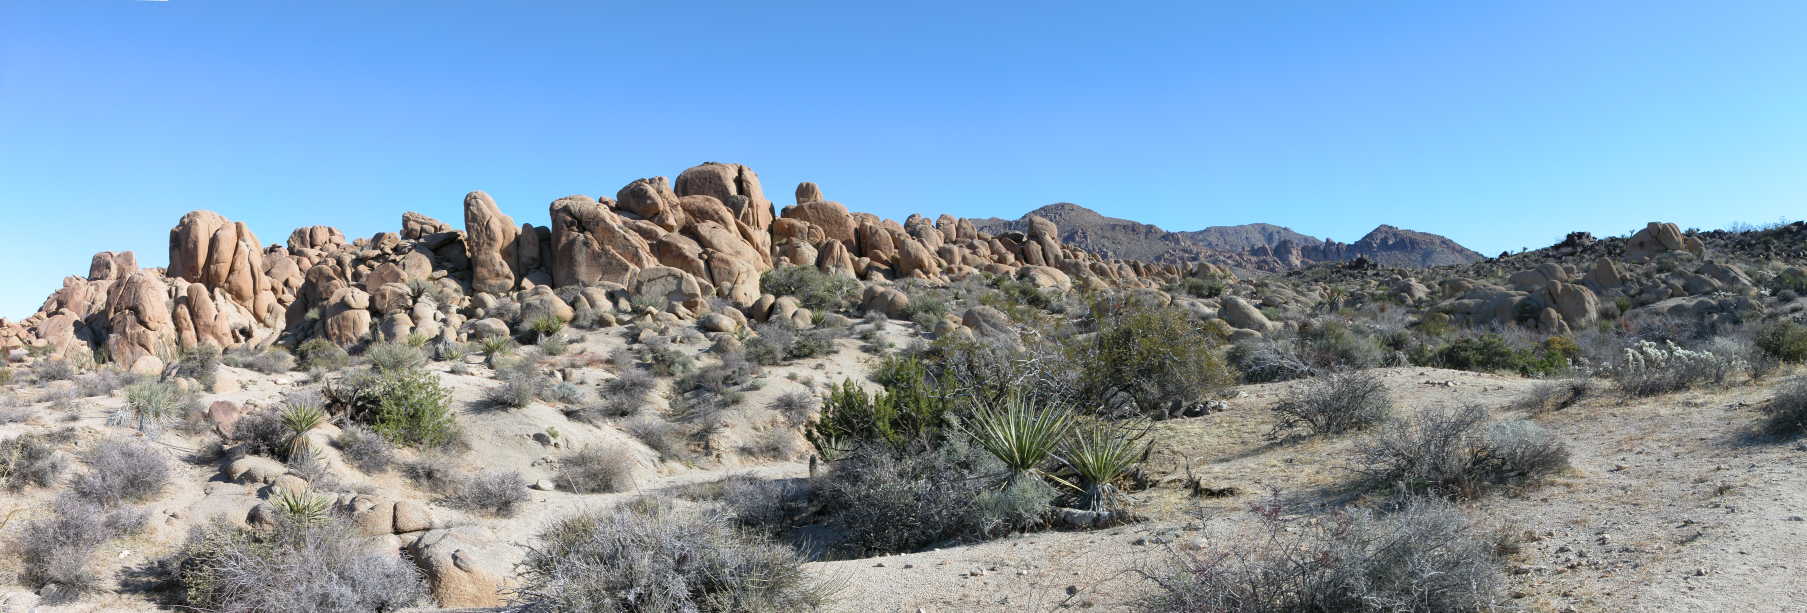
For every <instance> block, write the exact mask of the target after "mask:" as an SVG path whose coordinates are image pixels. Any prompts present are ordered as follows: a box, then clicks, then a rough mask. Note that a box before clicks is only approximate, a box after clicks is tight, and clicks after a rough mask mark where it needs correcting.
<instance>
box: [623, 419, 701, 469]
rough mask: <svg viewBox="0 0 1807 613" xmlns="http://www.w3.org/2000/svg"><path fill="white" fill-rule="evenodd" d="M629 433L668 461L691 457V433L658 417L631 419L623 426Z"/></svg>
mask: <svg viewBox="0 0 1807 613" xmlns="http://www.w3.org/2000/svg"><path fill="white" fill-rule="evenodd" d="M622 429H623V430H625V431H627V433H628V434H630V435H632V436H633V437H634V438H635V439H638V440H639V441H640V442H641V443H645V444H646V446H647V447H649V448H651V449H652V450H653V451H657V452H659V456H660V457H661V458H663V459H666V460H676V459H682V458H685V457H688V456H689V455H690V445H689V442H688V439H689V433H688V432H687V431H686V430H685V428H684V426H682V425H680V424H674V423H671V422H669V421H666V420H665V419H664V418H661V417H659V416H657V415H641V416H638V417H635V418H633V419H629V420H628V421H627V423H624V424H622Z"/></svg>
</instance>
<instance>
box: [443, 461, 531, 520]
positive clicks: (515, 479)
mask: <svg viewBox="0 0 1807 613" xmlns="http://www.w3.org/2000/svg"><path fill="white" fill-rule="evenodd" d="M527 497H528V496H527V479H526V478H525V477H522V476H521V473H518V472H515V471H493V472H484V473H479V474H477V475H475V476H472V477H469V478H466V479H461V480H459V481H458V483H457V486H456V487H454V488H453V489H452V491H451V493H448V494H446V495H445V497H444V499H443V500H442V502H444V503H445V505H446V506H449V507H452V508H454V509H464V510H467V511H478V512H482V513H486V514H489V515H492V516H495V517H514V514H515V513H516V512H517V511H519V510H520V505H521V504H522V503H524V502H527Z"/></svg>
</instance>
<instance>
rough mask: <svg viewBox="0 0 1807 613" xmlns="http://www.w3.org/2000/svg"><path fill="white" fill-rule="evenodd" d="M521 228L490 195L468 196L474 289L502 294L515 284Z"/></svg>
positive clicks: (468, 244)
mask: <svg viewBox="0 0 1807 613" xmlns="http://www.w3.org/2000/svg"><path fill="white" fill-rule="evenodd" d="M520 232H521V229H520V227H519V226H516V225H515V223H514V218H512V217H509V216H507V215H504V214H502V210H501V209H499V208H497V207H496V201H495V199H493V198H490V197H489V194H486V193H483V192H482V191H474V192H471V193H469V194H466V195H465V196H464V233H465V239H464V242H465V250H466V251H467V253H468V255H469V256H470V259H471V289H473V290H475V291H479V292H489V293H492V294H499V293H502V292H506V291H508V290H511V289H514V286H515V280H516V279H515V268H514V267H515V262H514V259H515V241H516V239H518V238H519V235H520Z"/></svg>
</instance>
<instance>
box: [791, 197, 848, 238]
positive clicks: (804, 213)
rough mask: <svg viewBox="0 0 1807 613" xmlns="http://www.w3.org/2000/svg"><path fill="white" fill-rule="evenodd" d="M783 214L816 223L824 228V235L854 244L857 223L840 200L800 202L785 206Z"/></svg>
mask: <svg viewBox="0 0 1807 613" xmlns="http://www.w3.org/2000/svg"><path fill="white" fill-rule="evenodd" d="M781 215H782V216H783V217H785V218H786V219H796V220H799V221H807V222H809V223H811V224H814V225H815V226H816V227H818V228H821V229H822V235H823V236H825V237H827V238H832V239H834V240H838V241H841V242H843V243H846V244H848V245H852V244H854V231H855V228H857V225H856V224H855V223H854V221H853V216H852V215H850V214H848V213H847V207H844V206H841V203H839V202H830V201H827V200H814V201H810V202H800V203H797V204H796V205H793V206H787V207H784V211H783V213H781Z"/></svg>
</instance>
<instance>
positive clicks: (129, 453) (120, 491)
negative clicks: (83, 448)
mask: <svg viewBox="0 0 1807 613" xmlns="http://www.w3.org/2000/svg"><path fill="white" fill-rule="evenodd" d="M82 461H83V462H85V463H87V464H88V472H85V473H82V474H81V475H79V476H77V477H76V478H75V479H74V480H72V481H70V482H69V491H70V492H72V493H74V494H75V495H77V496H80V497H81V498H82V499H84V500H89V501H93V502H94V503H95V504H98V505H100V506H103V507H106V508H114V507H118V506H119V505H121V504H124V503H126V502H143V501H145V500H149V499H151V498H152V497H154V496H156V495H157V494H159V493H162V492H163V488H164V486H165V485H168V484H169V460H168V459H167V458H165V457H164V455H163V452H161V451H158V450H157V449H156V448H155V447H152V446H151V445H150V444H149V443H145V442H142V441H136V440H131V439H111V440H105V441H101V442H99V443H97V444H95V445H94V447H92V448H90V449H89V450H88V452H87V453H84V454H82Z"/></svg>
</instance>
